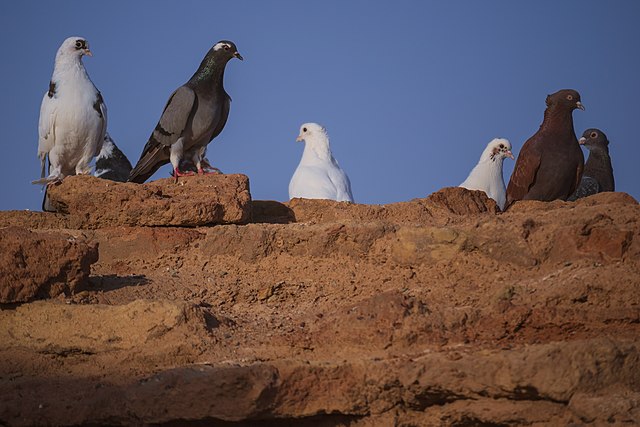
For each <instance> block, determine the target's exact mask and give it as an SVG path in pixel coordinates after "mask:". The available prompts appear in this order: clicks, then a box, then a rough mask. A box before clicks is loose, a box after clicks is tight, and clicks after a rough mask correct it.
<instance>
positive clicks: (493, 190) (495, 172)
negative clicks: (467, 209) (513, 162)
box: [460, 138, 513, 210]
mask: <svg viewBox="0 0 640 427" xmlns="http://www.w3.org/2000/svg"><path fill="white" fill-rule="evenodd" d="M500 145H502V147H500ZM505 157H511V158H513V155H512V154H511V143H510V142H509V141H508V140H506V139H503V138H496V139H494V140H492V141H491V142H489V144H487V148H485V149H484V151H483V152H482V155H481V156H480V160H479V161H478V164H477V165H476V166H475V167H474V168H473V169H472V170H471V173H469V176H468V177H467V179H465V180H464V182H463V183H462V184H460V187H464V188H466V189H468V190H480V191H484V192H485V193H486V194H487V196H489V197H490V198H492V199H493V200H495V201H496V203H497V204H498V207H499V208H500V210H504V205H505V203H506V201H507V189H506V187H505V185H504V179H503V177H502V163H503V161H504V158H505Z"/></svg>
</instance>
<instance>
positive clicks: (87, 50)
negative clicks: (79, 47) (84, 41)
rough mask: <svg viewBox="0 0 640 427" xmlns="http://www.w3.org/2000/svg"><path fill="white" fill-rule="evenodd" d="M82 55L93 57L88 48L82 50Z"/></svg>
mask: <svg viewBox="0 0 640 427" xmlns="http://www.w3.org/2000/svg"><path fill="white" fill-rule="evenodd" d="M84 54H85V55H87V56H93V53H91V51H90V50H89V48H86V49H85V50H84Z"/></svg>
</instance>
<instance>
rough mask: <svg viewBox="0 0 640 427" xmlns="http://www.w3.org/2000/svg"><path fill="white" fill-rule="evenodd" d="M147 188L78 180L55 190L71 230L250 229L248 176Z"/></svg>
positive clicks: (56, 205)
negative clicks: (237, 226) (243, 226)
mask: <svg viewBox="0 0 640 427" xmlns="http://www.w3.org/2000/svg"><path fill="white" fill-rule="evenodd" d="M173 184H174V180H173V178H165V179H160V180H157V181H153V182H150V183H147V184H134V183H123V182H115V181H110V180H106V179H100V178H96V177H93V176H90V175H77V176H72V177H69V178H67V179H65V180H64V181H63V182H62V183H61V184H59V185H53V186H51V187H50V188H49V190H48V193H49V199H50V203H51V206H52V208H53V209H54V210H55V211H57V212H59V213H64V214H69V227H71V228H102V227H108V226H117V225H127V226H147V227H153V226H180V227H196V226H202V225H214V224H244V223H247V222H248V221H249V219H250V217H251V194H250V193H249V179H248V178H247V177H246V175H239V174H236V175H222V174H211V175H206V176H200V175H196V176H193V177H189V179H182V180H180V181H179V182H178V184H177V185H173Z"/></svg>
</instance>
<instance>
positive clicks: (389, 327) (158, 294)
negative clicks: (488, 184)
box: [0, 177, 640, 427]
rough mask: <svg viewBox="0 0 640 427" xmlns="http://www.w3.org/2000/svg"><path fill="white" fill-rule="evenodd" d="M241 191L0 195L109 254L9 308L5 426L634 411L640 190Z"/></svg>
mask: <svg viewBox="0 0 640 427" xmlns="http://www.w3.org/2000/svg"><path fill="white" fill-rule="evenodd" d="M212 178H213V177H212ZM189 179H190V178H186V179H185V182H188V184H186V185H192V186H194V187H195V186H206V185H209V184H210V181H207V179H208V177H204V178H196V179H197V180H200V181H196V180H195V179H194V180H192V181H189ZM65 184H66V183H65ZM125 185H129V184H125ZM157 185H159V186H160V187H161V188H162V191H163V192H164V191H165V187H168V186H170V185H175V184H173V183H171V182H163V183H158V184H157ZM200 190H203V189H199V191H200ZM70 191H72V190H70ZM73 191H75V190H73ZM101 191H103V190H101ZM114 191H115V190H114ZM166 191H170V190H166ZM103 197H104V199H105V200H114V203H117V202H116V201H115V200H116V196H115V195H111V196H109V195H104V196H103ZM220 197H221V198H224V197H227V196H224V195H221V196H220ZM249 205H250V207H251V211H252V212H251V214H252V218H253V220H252V222H251V223H249V224H246V225H230V224H228V225H216V226H207V227H176V226H163V225H158V226H132V225H128V226H124V225H118V226H113V225H112V224H113V222H111V221H112V220H111V219H109V220H105V221H104V222H101V221H100V220H96V221H92V222H74V221H75V220H73V221H72V220H70V217H71V215H72V214H71V213H69V214H68V215H63V214H44V213H42V214H40V213H32V212H15V211H13V212H0V227H7V226H14V227H22V228H24V229H28V230H33V232H34V233H35V232H36V231H37V232H38V233H49V234H53V235H58V234H64V235H65V236H67V238H68V236H73V237H75V238H76V239H78V240H80V241H82V242H86V244H87V245H96V244H97V248H98V252H99V259H98V261H97V262H95V263H94V264H93V265H92V266H91V275H90V277H89V278H88V283H87V285H86V286H85V287H84V288H83V289H82V290H80V289H74V288H73V287H68V288H60V289H58V290H57V292H59V294H58V295H53V293H51V292H49V293H47V294H41V295H39V297H41V298H43V297H46V298H45V299H43V300H39V301H32V302H29V303H24V304H20V305H17V304H14V305H5V306H3V309H2V311H0V342H1V343H2V346H0V424H7V425H17V426H21V425H34V424H39V425H43V424H44V425H87V424H89V425H123V424H126V425H143V424H145V425H146V424H150V425H168V426H178V425H192V426H205V425H212V426H259V427H260V426H288V425H295V426H327V427H328V426H331V427H336V426H349V427H361V426H431V425H433V426H441V425H442V426H458V427H461V426H513V425H527V426H542V425H603V424H607V425H636V424H638V423H640V206H639V205H638V203H637V202H636V201H635V200H634V199H633V198H631V197H630V196H628V195H626V194H623V193H602V194H599V195H596V196H592V197H589V198H587V199H582V200H579V201H578V202H575V203H565V202H560V201H558V202H552V203H539V202H520V203H516V204H515V205H514V206H513V207H512V209H510V210H509V211H508V212H506V213H500V212H498V211H497V209H496V207H495V203H493V201H490V200H487V198H486V197H485V196H484V194H483V193H479V192H470V191H467V190H463V189H458V188H447V189H443V190H441V191H439V192H437V193H434V194H433V195H431V196H429V197H426V198H424V199H416V200H412V201H409V202H403V203H397V204H391V205H385V206H369V205H355V204H348V203H336V202H330V201H322V200H316V201H314V200H299V199H295V200H293V201H291V202H290V203H287V204H282V203H278V202H271V201H254V202H252V203H250V204H249ZM176 218H177V217H176ZM72 224H76V225H75V226H73V225H72ZM78 224H79V225H78ZM12 229H13V230H15V229H14V228H12ZM0 230H3V229H0ZM6 230H7V229H4V230H3V231H6ZM29 271H30V272H31V274H32V275H36V274H38V269H37V268H36V269H30V270H29ZM50 296H53V298H49V297H50Z"/></svg>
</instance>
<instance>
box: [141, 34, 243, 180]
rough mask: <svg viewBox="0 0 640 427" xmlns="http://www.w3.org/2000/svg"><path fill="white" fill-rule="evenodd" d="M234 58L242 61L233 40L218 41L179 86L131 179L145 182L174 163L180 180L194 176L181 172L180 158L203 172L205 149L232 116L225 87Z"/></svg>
mask: <svg viewBox="0 0 640 427" xmlns="http://www.w3.org/2000/svg"><path fill="white" fill-rule="evenodd" d="M232 58H238V59H240V60H242V59H243V58H242V56H241V55H240V53H238V50H237V48H236V45H235V44H234V43H233V42H230V41H227V40H222V41H219V42H218V43H216V44H215V45H214V46H213V47H212V48H211V49H210V50H209V52H208V53H207V55H206V56H205V57H204V59H203V60H202V63H201V64H200V67H199V68H198V70H197V71H196V72H195V74H194V75H193V76H192V77H191V79H189V81H188V82H187V83H185V84H184V85H182V86H180V87H179V88H178V89H176V91H175V92H173V93H172V94H171V96H170V97H169V101H168V102H167V105H166V106H165V107H164V111H163V112H162V116H161V117H160V121H159V122H158V124H157V125H156V128H155V129H154V130H153V132H152V134H151V136H150V137H149V141H148V142H147V144H146V145H145V146H144V149H143V150H142V154H141V155H140V160H138V163H137V164H136V166H135V167H134V168H133V170H132V171H131V174H130V175H129V181H131V182H137V183H143V182H145V181H146V180H147V179H149V177H151V175H153V174H154V173H155V172H156V171H157V170H158V169H159V168H160V167H161V166H163V165H165V164H167V163H169V162H171V165H172V166H173V174H174V176H175V177H176V180H177V179H178V177H179V176H185V175H192V173H183V172H182V171H180V169H179V166H180V161H181V160H182V159H183V158H190V159H191V161H192V162H193V163H194V164H195V165H196V169H197V170H198V172H199V173H204V170H203V169H202V164H201V160H202V157H203V155H204V148H205V147H206V146H207V144H209V142H211V140H213V139H214V138H215V137H216V136H218V135H219V134H220V132H222V129H223V128H224V125H225V124H226V122H227V118H228V117H229V107H230V105H231V98H230V97H229V95H228V94H227V92H226V91H225V90H224V85H223V80H224V70H225V67H226V65H227V62H229V60H231V59H232Z"/></svg>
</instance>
